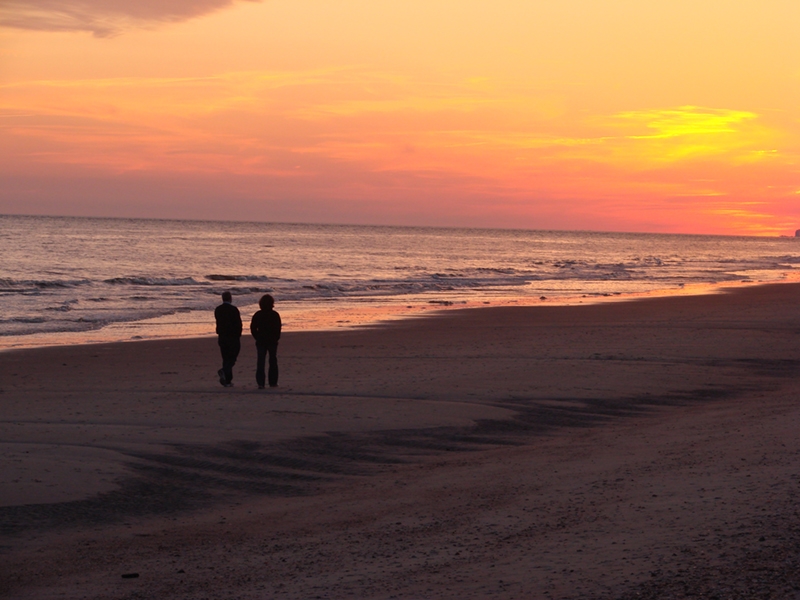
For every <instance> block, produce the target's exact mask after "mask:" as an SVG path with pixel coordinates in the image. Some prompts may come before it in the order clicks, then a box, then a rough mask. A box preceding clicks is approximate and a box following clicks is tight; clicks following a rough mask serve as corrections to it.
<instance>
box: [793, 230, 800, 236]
mask: <svg viewBox="0 0 800 600" xmlns="http://www.w3.org/2000/svg"><path fill="white" fill-rule="evenodd" d="M794 237H800V229H798V230H797V231H795V232H794Z"/></svg>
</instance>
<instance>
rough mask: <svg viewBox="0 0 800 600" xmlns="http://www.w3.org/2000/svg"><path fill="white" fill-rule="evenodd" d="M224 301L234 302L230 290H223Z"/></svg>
mask: <svg viewBox="0 0 800 600" xmlns="http://www.w3.org/2000/svg"><path fill="white" fill-rule="evenodd" d="M222 301H223V302H233V296H231V293H230V292H222Z"/></svg>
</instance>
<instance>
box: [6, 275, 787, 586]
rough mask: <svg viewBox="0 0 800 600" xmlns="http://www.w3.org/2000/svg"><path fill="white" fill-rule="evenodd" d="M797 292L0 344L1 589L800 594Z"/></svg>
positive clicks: (763, 290)
mask: <svg viewBox="0 0 800 600" xmlns="http://www.w3.org/2000/svg"><path fill="white" fill-rule="evenodd" d="M798 300H800V285H798V284H778V285H764V286H759V287H748V288H740V289H737V290H735V291H731V292H729V293H721V294H715V295H707V296H684V297H673V298H653V299H647V300H639V301H635V302H615V303H607V304H596V305H585V306H571V307H557V306H541V307H503V308H492V307H487V308H479V309H464V310H458V311H448V312H443V313H439V314H437V315H435V316H426V317H423V318H416V319H409V320H404V321H398V322H393V323H390V324H386V325H381V326H374V327H364V328H358V329H352V330H346V331H345V330H343V331H330V332H303V333H287V334H285V335H284V337H283V339H282V340H281V345H280V352H279V356H280V364H281V379H280V387H278V388H277V389H275V390H261V391H259V390H258V389H256V384H255V379H254V370H255V350H254V347H253V345H252V343H251V340H250V339H244V341H243V350H242V354H241V355H240V358H239V362H238V364H237V365H236V367H235V369H234V373H235V379H234V385H235V387H233V388H229V389H228V388H223V387H221V386H220V385H219V382H218V381H217V378H216V371H217V369H218V368H219V366H220V365H219V363H220V359H219V352H218V349H217V346H216V340H215V339H214V338H201V339H191V340H170V341H143V342H131V343H121V344H106V345H103V344H98V345H86V346H74V347H57V348H40V349H30V350H15V351H7V352H2V353H0V399H1V400H2V402H1V403H0V410H2V417H1V418H0V452H1V453H2V454H1V456H2V464H3V468H2V472H1V473H0V533H1V534H2V542H0V595H2V597H7V598H20V599H22V598H55V597H58V598H92V599H94V598H96V599H101V598H103V599H107V598H131V599H133V598H154V599H155V598H181V599H182V598H186V599H189V598H193V599H194V598H248V599H249V598H272V597H275V598H298V599H299V598H348V597H351V598H376V599H377V598H387V599H388V598H460V599H464V598H490V597H497V598H553V599H568V598H573V599H577V598H618V599H628V598H630V599H633V598H689V597H695V598H720V599H722V598H724V599H731V598H735V599H738V598H742V599H744V598H748V599H752V598H800V515H799V514H798V498H800V439H798V438H799V437H800V436H798V432H799V431H800V402H798V398H800V302H798ZM277 308H278V309H279V310H280V305H278V307H277ZM209 317H210V318H211V315H209Z"/></svg>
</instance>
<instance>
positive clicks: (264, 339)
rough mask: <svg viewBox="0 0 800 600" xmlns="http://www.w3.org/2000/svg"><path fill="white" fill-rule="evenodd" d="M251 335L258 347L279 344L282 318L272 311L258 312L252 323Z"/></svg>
mask: <svg viewBox="0 0 800 600" xmlns="http://www.w3.org/2000/svg"><path fill="white" fill-rule="evenodd" d="M250 333H252V334H253V337H254V338H256V344H258V345H261V346H268V345H270V344H277V343H278V340H279V339H281V316H280V315H279V314H278V313H276V312H275V311H274V310H271V309H270V310H260V311H258V312H257V313H256V314H254V315H253V319H252V320H251V321H250Z"/></svg>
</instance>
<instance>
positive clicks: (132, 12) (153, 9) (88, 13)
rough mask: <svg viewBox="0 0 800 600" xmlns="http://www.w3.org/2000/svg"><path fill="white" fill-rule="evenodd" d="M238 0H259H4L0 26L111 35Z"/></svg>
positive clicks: (184, 17) (180, 18)
mask: <svg viewBox="0 0 800 600" xmlns="http://www.w3.org/2000/svg"><path fill="white" fill-rule="evenodd" d="M239 1H247V2H260V1H261V0H135V1H133V2H132V1H130V0H5V1H4V2H3V3H2V5H1V6H0V26H2V27H10V28H15V29H29V30H34V31H88V32H91V33H92V34H94V35H95V36H97V37H111V36H114V35H119V34H120V33H122V32H124V31H125V30H126V29H130V28H132V27H147V26H152V25H158V24H162V23H176V22H180V21H187V20H189V19H193V18H195V17H199V16H201V15H205V14H208V13H211V12H214V11H217V10H220V9H223V8H228V7H230V6H232V5H233V4H234V3H236V2H239Z"/></svg>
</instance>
